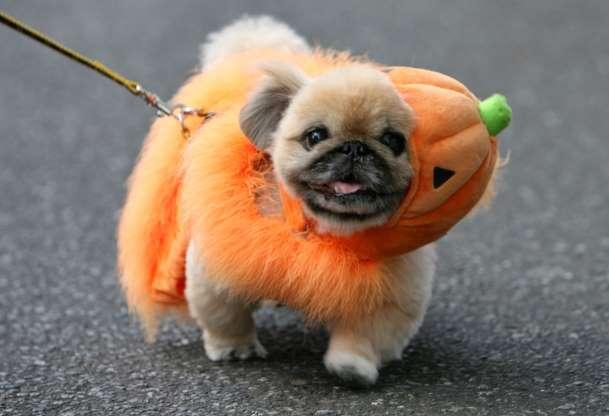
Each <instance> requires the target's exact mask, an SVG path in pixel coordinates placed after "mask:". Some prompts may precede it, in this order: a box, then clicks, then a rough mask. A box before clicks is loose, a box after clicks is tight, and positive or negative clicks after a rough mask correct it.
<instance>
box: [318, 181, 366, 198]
mask: <svg viewBox="0 0 609 416" xmlns="http://www.w3.org/2000/svg"><path fill="white" fill-rule="evenodd" d="M308 185H309V187H310V188H311V189H313V190H314V191H317V192H320V193H322V194H326V195H334V196H340V195H351V194H355V193H357V192H361V191H364V190H365V187H364V185H363V184H361V183H358V182H343V181H333V182H329V183H309V184H308Z"/></svg>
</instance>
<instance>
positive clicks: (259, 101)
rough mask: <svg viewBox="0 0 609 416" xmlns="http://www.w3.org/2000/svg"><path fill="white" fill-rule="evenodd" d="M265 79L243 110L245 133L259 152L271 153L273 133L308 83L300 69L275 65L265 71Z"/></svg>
mask: <svg viewBox="0 0 609 416" xmlns="http://www.w3.org/2000/svg"><path fill="white" fill-rule="evenodd" d="M262 70H263V71H264V73H265V75H264V78H263V79H262V80H261V84H260V85H259V86H258V87H257V88H256V89H255V90H254V92H253V93H252V95H251V96H250V97H249V99H248V101H247V103H246V104H245V106H243V108H242V109H241V113H240V115H239V124H240V126H241V130H242V131H243V132H244V133H245V135H246V136H247V137H249V139H250V140H251V141H252V142H253V143H254V144H255V145H256V147H258V148H259V149H262V150H265V149H267V148H268V147H269V146H270V145H271V144H272V142H273V133H274V132H275V130H276V129H277V126H278V124H279V121H280V120H281V117H282V116H283V113H284V112H285V110H286V108H288V105H289V104H290V101H291V100H292V97H294V95H295V94H296V93H297V92H298V90H299V89H300V88H301V87H302V86H303V85H304V84H305V83H306V81H307V78H306V76H305V75H304V74H303V73H302V72H301V71H300V70H299V69H298V68H296V67H293V66H291V65H288V64H285V63H281V62H273V63H267V64H265V65H264V66H263V67H262Z"/></svg>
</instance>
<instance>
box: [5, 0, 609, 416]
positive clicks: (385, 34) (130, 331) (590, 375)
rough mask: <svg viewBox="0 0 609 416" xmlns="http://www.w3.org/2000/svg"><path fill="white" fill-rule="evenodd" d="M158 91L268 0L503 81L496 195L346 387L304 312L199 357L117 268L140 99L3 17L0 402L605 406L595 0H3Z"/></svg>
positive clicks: (604, 229)
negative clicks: (242, 344) (426, 305)
mask: <svg viewBox="0 0 609 416" xmlns="http://www.w3.org/2000/svg"><path fill="white" fill-rule="evenodd" d="M0 9H5V10H7V11H8V12H10V13H13V14H15V15H17V16H19V17H21V18H22V19H24V20H26V21H28V22H30V23H31V24H33V25H35V26H37V27H39V28H42V29H44V30H45V31H48V32H49V33H51V34H52V35H53V36H55V37H57V38H58V39H60V40H62V41H64V42H66V43H67V44H68V45H70V46H72V47H74V48H77V49H80V50H81V51H83V52H85V53H87V54H90V55H93V56H95V57H97V58H99V59H101V60H102V61H104V62H105V63H107V64H108V65H110V66H111V67H114V68H116V69H117V70H120V71H122V72H123V73H125V74H127V75H128V76H131V77H133V78H137V79H138V80H140V81H141V82H142V83H143V84H144V85H145V86H148V87H149V88H152V89H155V90H156V91H158V92H159V93H160V94H162V95H163V96H165V97H169V96H170V95H171V94H172V93H173V92H174V91H175V89H176V88H177V87H178V86H179V85H180V84H181V82H182V81H183V80H184V79H185V77H186V76H187V74H188V73H189V71H190V70H191V69H192V68H193V67H194V66H195V64H196V61H197V48H198V45H199V43H200V42H201V41H202V40H203V38H204V35H205V33H206V32H208V31H209V30H213V29H216V28H218V27H219V26H221V25H223V24H225V23H227V22H228V21H230V20H232V19H234V18H236V17H238V16H239V15H241V14H242V13H244V12H251V13H271V14H274V15H276V16H278V17H280V18H282V19H285V20H286V21H288V22H290V23H291V24H293V25H294V26H295V27H296V29H297V30H298V31H300V32H302V33H303V34H304V35H306V36H307V37H309V38H310V39H313V40H314V41H317V42H319V43H321V44H323V45H327V46H332V47H335V48H351V49H352V50H354V51H355V52H358V53H367V54H368V55H369V56H371V57H372V58H375V59H377V60H380V61H383V62H386V63H390V64H406V65H415V66H422V67H428V68H433V69H437V70H440V71H443V72H446V73H448V74H451V75H453V76H455V77H456V78H458V79H460V80H462V81H463V82H465V83H466V84H467V85H468V86H470V87H471V88H472V89H473V90H474V91H475V92H476V93H477V94H478V95H480V96H486V95H489V94H490V93H492V92H495V91H503V92H504V93H505V94H506V95H507V96H508V97H509V98H510V101H511V104H512V106H513V109H514V119H515V121H514V123H513V125H512V126H511V128H510V129H509V130H508V131H507V132H506V133H505V134H504V135H503V144H502V147H503V152H504V153H507V152H510V153H511V162H510V164H509V166H508V167H507V168H506V169H505V174H504V176H503V181H502V186H501V191H500V194H499V196H498V198H497V200H496V203H495V205H494V208H493V209H492V210H491V211H490V212H488V213H485V214H482V215H479V216H478V217H476V218H474V219H472V220H468V221H466V222H464V223H462V224H461V225H459V226H458V227H457V228H456V229H455V230H454V231H453V232H452V233H451V234H450V235H449V236H448V237H447V238H445V239H444V240H442V241H441V242H440V244H439V250H440V253H441V262H440V266H439V272H438V276H437V281H436V286H435V294H434V298H433V302H432V304H431V307H430V310H429V313H428V315H427V318H426V320H425V323H424V325H423V327H422V329H421V331H420V333H419V335H418V336H417V337H416V339H415V340H414V341H413V343H412V345H411V346H410V347H409V348H408V349H407V351H406V353H405V354H404V360H403V361H402V362H401V363H398V364H395V365H392V366H391V367H389V368H387V369H385V370H384V371H383V372H382V374H381V378H380V381H379V384H378V385H377V386H376V387H374V388H373V389H371V390H369V391H354V390H350V389H348V388H346V387H343V386H341V385H340V384H338V383H336V381H335V380H334V379H332V378H331V377H329V376H328V375H326V373H325V371H324V369H323V366H322V364H321V357H322V353H323V350H324V345H325V342H326V336H325V335H324V334H323V332H322V331H320V330H318V329H314V328H303V326H302V324H301V323H300V322H299V321H298V319H297V317H296V316H295V315H293V314H291V313H289V312H287V311H271V312H264V313H261V314H260V315H259V316H258V319H259V322H260V327H261V329H260V336H261V339H262V341H263V342H264V343H265V344H266V345H267V347H268V349H269V352H270V358H269V359H268V360H266V361H253V362H247V363H226V364H214V363H211V362H210V361H208V360H207V359H206V358H205V356H204V354H203V350H202V347H201V343H200V340H199V333H198V331H197V330H196V329H195V328H192V327H188V326H180V325H176V324H175V323H167V324H166V325H165V326H164V328H163V331H162V333H161V336H160V339H159V340H158V341H157V343H156V344H154V345H147V344H145V343H144V340H143V337H142V334H141V332H140V331H139V328H138V325H137V323H136V322H134V321H133V320H132V319H130V318H129V316H128V314H127V310H126V306H125V302H124V301H123V299H122V297H121V293H120V291H119V288H118V285H117V279H116V273H115V254H116V253H115V240H114V233H115V224H116V219H117V212H118V210H119V208H120V206H121V203H122V200H123V198H124V194H125V191H124V186H123V184H124V182H125V179H126V178H127V176H128V174H129V172H130V169H131V167H132V165H133V162H134V160H135V158H136V156H137V153H138V151H139V148H140V143H141V140H142V138H143V137H144V136H145V134H146V130H147V126H148V125H149V122H150V120H151V112H150V111H149V110H148V109H146V108H144V107H143V106H142V105H141V104H140V103H139V102H138V101H137V100H136V99H135V98H133V97H131V96H129V95H128V94H127V93H125V92H123V91H121V90H120V89H119V88H117V87H115V86H114V85H113V84H111V83H110V82H109V81H106V80H104V79H102V78H101V77H98V76H97V75H95V74H94V73H92V72H91V71H89V70H86V69H83V68H81V67H79V66H77V65H75V64H73V63H71V62H68V61H67V60H65V59H64V58H63V57H60V56H58V55H56V54H54V53H52V52H50V51H48V50H46V49H43V48H42V47H41V46H38V45H36V44H34V43H33V42H32V41H30V40H27V39H25V38H22V37H20V36H18V35H16V34H15V33H13V32H11V31H9V30H8V29H6V28H2V27H0V108H1V111H0V414H2V415H17V414H19V415H21V414H23V415H29V414H34V415H86V414H105V415H139V414H141V415H151V414H162V415H195V414H197V415H221V414H238V415H288V414H307V415H364V414H366V415H375V414H382V415H406V414H412V415H444V414H446V415H492V416H496V415H528V414H531V415H593V416H594V415H607V414H609V266H608V264H609V261H608V258H609V210H608V207H609V185H608V183H609V163H608V161H609V137H608V136H609V134H608V131H609V113H608V109H609V95H608V93H609V25H608V23H607V22H608V21H609V2H607V1H606V0H590V1H575V0H573V1H562V0H559V1H557V0H545V1H529V2H525V1H520V2H517V1H508V0H502V1H494V2H491V1H485V0H478V1H459V2H442V1H439V0H434V1H425V2H423V1H418V2H417V1H409V2H405V1H398V0H394V1H386V2H376V1H373V0H366V1H364V0H362V1H353V2H341V3H336V2H326V1H321V0H315V1H311V0H309V1H300V2H290V3H288V2H279V1H276V2H274V1H268V0H257V1H245V0H243V1H242V2H236V1H223V2H220V1H205V2H203V1H196V0H190V1H176V2H167V1H161V0H149V1H146V2H124V1H120V0H107V1H103V2H102V1H95V2H94V1H82V2H76V1H67V0H65V1H52V2H51V1H44V0H37V1H33V0H31V1H27V2H25V1H16V0H15V1H6V0H3V1H0Z"/></svg>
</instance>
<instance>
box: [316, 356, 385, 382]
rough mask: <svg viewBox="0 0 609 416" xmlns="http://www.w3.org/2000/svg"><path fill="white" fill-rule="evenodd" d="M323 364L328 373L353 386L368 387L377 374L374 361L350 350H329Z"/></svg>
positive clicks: (374, 380)
mask: <svg viewBox="0 0 609 416" xmlns="http://www.w3.org/2000/svg"><path fill="white" fill-rule="evenodd" d="M324 364H325V366H326V369H327V370H328V371H329V372H330V373H332V374H334V375H336V376H338V377H339V378H340V379H341V380H343V381H344V382H345V383H347V384H349V385H352V386H355V387H369V386H371V385H373V384H374V383H375V382H376V379H377V378H378V375H379V373H378V369H377V366H376V364H375V363H373V362H372V361H370V360H368V359H367V358H365V357H362V356H360V355H356V354H354V353H352V352H350V351H343V350H338V351H337V350H331V351H329V352H328V353H327V354H326V356H325V357H324Z"/></svg>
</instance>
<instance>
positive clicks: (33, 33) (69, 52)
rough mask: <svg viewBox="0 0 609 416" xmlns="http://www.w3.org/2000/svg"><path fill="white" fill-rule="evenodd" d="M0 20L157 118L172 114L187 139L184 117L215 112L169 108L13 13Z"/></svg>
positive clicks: (3, 14)
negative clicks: (116, 88) (140, 103)
mask: <svg viewBox="0 0 609 416" xmlns="http://www.w3.org/2000/svg"><path fill="white" fill-rule="evenodd" d="M0 23H3V24H4V25H6V26H8V27H10V28H11V29H14V30H16V31H17V32H19V33H21V34H23V35H25V36H27V37H29V38H31V39H34V40H35V41H37V42H39V43H41V44H43V45H44V46H46V47H48V48H51V49H53V50H54V51H56V52H58V53H60V54H61V55H64V56H66V57H67V58H69V59H71V60H73V61H75V62H78V63H79V64H82V65H84V66H86V67H87V68H89V69H92V70H94V71H95V72H97V73H98V74H101V75H102V76H104V77H106V78H109V79H111V80H112V81H114V82H115V83H116V84H118V85H120V86H121V87H123V88H125V89H127V91H129V92H130V93H131V94H133V95H135V96H136V97H139V98H141V99H143V100H144V101H145V102H146V104H148V105H149V106H151V107H153V108H154V109H155V110H156V115H157V117H165V116H170V117H173V118H174V119H176V120H177V121H178V122H179V123H180V126H181V127H182V132H183V134H184V136H185V137H186V138H188V137H189V136H190V131H189V130H188V129H187V128H186V125H185V120H186V118H187V117H189V116H196V117H201V118H203V119H204V120H207V119H209V118H211V117H213V115H214V113H211V112H205V111H203V110H202V109H198V108H193V107H189V106H185V105H182V104H178V105H175V106H173V107H171V106H169V105H168V104H167V102H166V101H164V100H162V99H161V98H159V96H158V95H156V94H155V93H153V92H151V91H150V90H147V89H145V88H143V87H142V86H141V85H140V84H139V83H138V82H136V81H133V80H131V79H129V78H127V77H125V76H123V75H121V74H120V73H118V72H116V71H114V70H112V69H110V68H108V67H107V66H106V65H104V64H103V63H102V62H100V61H98V60H95V59H91V58H89V57H87V56H85V55H83V54H81V53H79V52H77V51H75V50H74V49H71V48H68V47H67V46H65V45H63V44H61V43H60V42H58V41H57V40H55V39H53V38H51V37H50V36H48V35H46V34H45V33H42V32H40V31H39V30H37V29H35V28H33V27H31V26H29V25H27V24H25V23H23V22H21V21H20V20H18V19H16V18H14V17H13V16H11V15H9V14H7V13H5V12H3V11H2V10H0Z"/></svg>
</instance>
